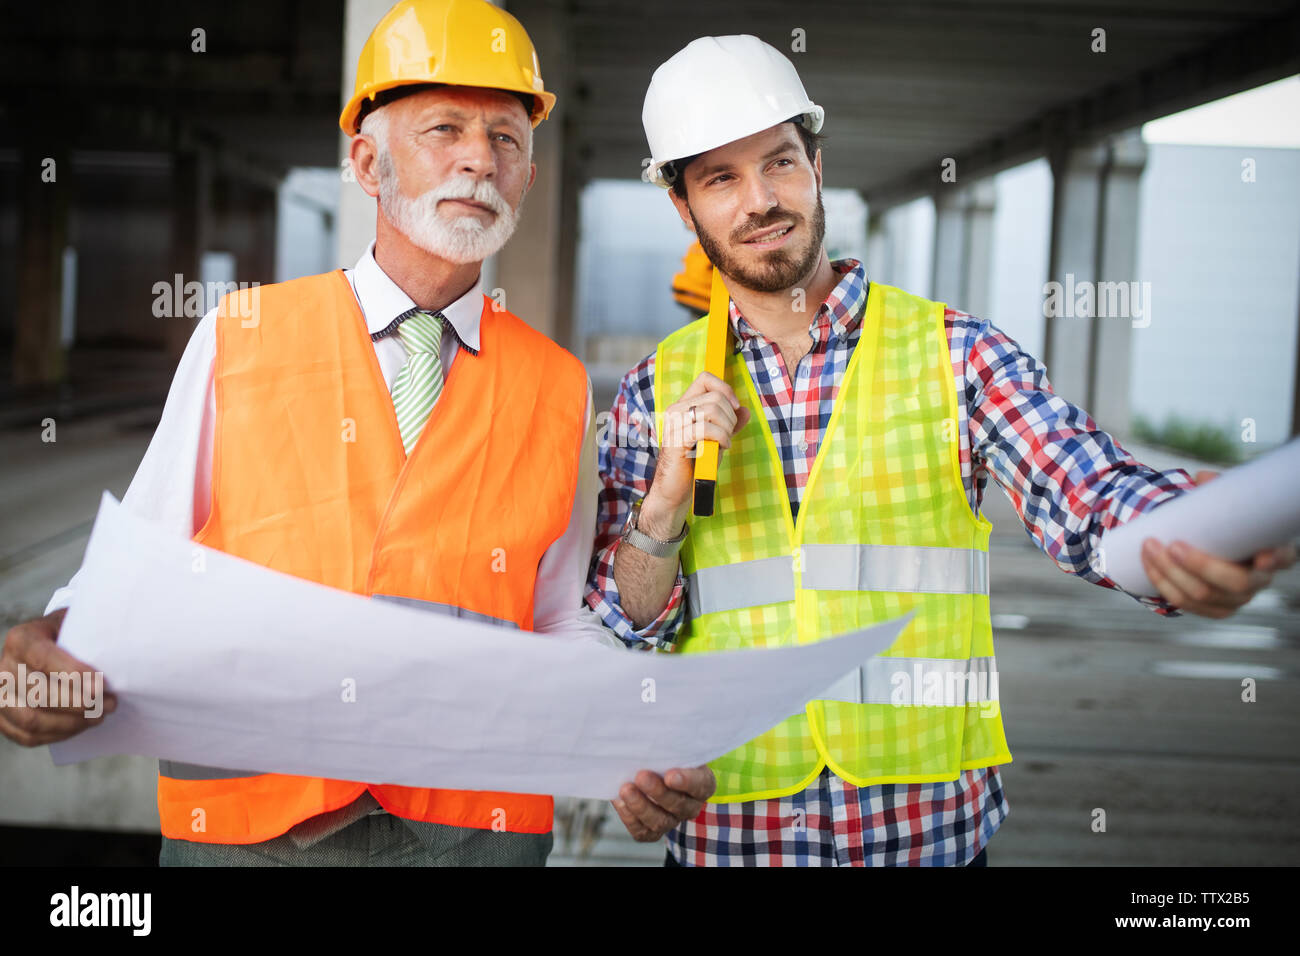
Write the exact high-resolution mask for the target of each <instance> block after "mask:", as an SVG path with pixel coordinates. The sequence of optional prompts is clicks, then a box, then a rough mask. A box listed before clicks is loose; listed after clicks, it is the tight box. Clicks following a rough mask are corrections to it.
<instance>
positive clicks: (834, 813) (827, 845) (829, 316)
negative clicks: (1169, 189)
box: [587, 259, 1193, 866]
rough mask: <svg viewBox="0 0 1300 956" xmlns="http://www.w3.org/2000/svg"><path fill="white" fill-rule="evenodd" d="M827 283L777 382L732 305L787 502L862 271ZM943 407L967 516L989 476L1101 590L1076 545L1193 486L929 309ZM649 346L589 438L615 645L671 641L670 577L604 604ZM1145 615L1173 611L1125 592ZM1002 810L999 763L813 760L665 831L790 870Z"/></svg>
mask: <svg viewBox="0 0 1300 956" xmlns="http://www.w3.org/2000/svg"><path fill="white" fill-rule="evenodd" d="M832 266H833V267H834V269H835V270H836V272H838V273H839V275H840V281H839V283H838V284H837V285H836V286H835V288H834V289H833V290H832V291H831V294H830V295H829V296H828V297H827V299H826V301H825V302H824V303H823V304H822V306H821V307H820V308H819V309H818V310H817V313H816V315H814V316H813V318H812V320H811V322H810V323H809V328H808V334H809V336H810V337H811V338H812V348H811V350H810V351H809V352H808V354H807V355H806V356H805V357H804V358H803V359H802V360H801V361H800V362H799V365H798V368H796V369H795V371H794V379H793V381H791V379H790V376H789V374H788V373H787V370H786V368H785V362H784V360H783V359H782V357H781V351H780V349H779V348H778V347H777V345H776V344H775V343H774V342H772V341H770V340H768V339H767V338H766V337H764V336H763V335H762V333H760V332H758V331H757V330H755V329H754V328H753V327H752V326H751V325H750V324H749V323H748V322H747V321H746V320H745V318H744V317H743V316H742V315H741V314H740V312H739V311H738V310H737V308H736V305H735V303H734V302H733V303H732V304H731V326H732V330H733V332H734V348H735V349H736V350H737V351H739V352H743V353H744V356H745V362H746V365H747V367H748V369H749V374H750V377H751V378H752V379H753V381H754V387H755V389H756V390H757V392H758V395H759V397H760V400H761V401H762V404H763V414H764V418H765V419H766V423H767V427H768V428H769V429H771V432H772V437H773V438H774V439H775V442H776V447H777V449H778V451H779V452H780V455H781V461H782V465H783V467H784V471H785V483H786V489H787V491H788V493H789V496H790V510H791V513H792V514H794V515H795V516H797V515H798V513H799V503H800V500H801V498H802V496H803V489H804V486H805V485H806V484H807V481H808V473H809V471H810V470H811V468H812V463H813V460H814V459H815V458H816V456H817V450H818V448H819V446H820V443H821V437H822V434H823V433H824V431H825V428H826V425H827V423H828V422H829V420H830V415H831V409H832V407H833V405H834V402H835V397H836V394H837V393H838V390H839V385H840V382H841V381H842V380H843V378H844V371H845V369H846V368H847V367H848V364H849V357H850V356H851V355H852V354H853V348H854V346H855V345H856V344H857V341H858V337H859V335H860V333H861V331H862V318H863V315H864V314H865V311H866V303H867V290H868V283H867V278H866V273H865V271H864V269H863V268H862V264H861V263H860V262H858V261H856V260H853V259H843V260H839V261H836V262H834V263H832ZM944 324H945V329H946V331H947V334H948V348H949V354H950V356H951V360H952V368H953V375H954V377H955V381H956V387H957V394H958V395H959V396H962V397H964V399H965V400H964V401H959V402H958V403H957V405H958V416H959V419H960V420H959V422H958V430H957V431H958V436H959V440H960V446H961V472H962V482H963V484H964V486H965V489H966V496H967V499H968V501H969V502H970V506H971V509H972V511H974V512H975V513H977V514H978V511H979V506H980V502H981V501H982V499H983V495H984V489H985V486H986V485H987V483H988V476H989V474H992V475H993V477H994V478H995V479H996V480H997V482H998V484H1000V485H1001V486H1002V487H1003V489H1004V490H1005V491H1006V493H1007V495H1008V496H1009V497H1010V499H1011V502H1012V504H1013V505H1014V506H1015V509H1016V513H1017V514H1018V515H1019V516H1020V520H1021V521H1022V522H1023V523H1024V525H1025V528H1026V530H1027V531H1028V532H1029V535H1030V537H1031V538H1032V539H1033V541H1034V543H1035V544H1036V545H1038V547H1039V548H1040V549H1042V551H1043V552H1044V553H1046V554H1047V555H1048V556H1049V557H1050V558H1051V559H1052V560H1053V561H1055V562H1056V564H1057V565H1058V566H1059V567H1060V568H1061V569H1062V570H1064V571H1067V572H1069V573H1071V574H1075V575H1078V576H1079V577H1082V578H1084V579H1086V580H1089V581H1092V582H1093V583H1095V584H1099V585H1102V586H1104V587H1110V588H1115V587H1116V585H1115V584H1114V583H1113V582H1112V581H1110V580H1109V579H1107V578H1105V577H1104V576H1102V575H1099V574H1097V573H1096V572H1095V571H1094V570H1093V568H1092V564H1091V557H1092V555H1093V553H1094V552H1095V550H1096V549H1097V547H1098V543H1099V541H1100V538H1101V534H1102V532H1103V531H1105V530H1106V529H1108V528H1111V527H1114V526H1115V525H1119V524H1123V523H1125V522H1127V521H1129V520H1130V519H1132V518H1133V517H1134V516H1136V515H1137V514H1139V513H1141V512H1143V511H1146V510H1148V509H1150V508H1151V507H1153V506H1155V505H1157V504H1160V503H1161V502H1163V501H1165V500H1167V499H1169V498H1171V497H1174V496H1175V495H1178V494H1181V493H1182V492H1183V491H1186V490H1188V489H1189V488H1191V487H1192V486H1193V482H1192V480H1191V478H1190V476H1188V474H1187V473H1186V472H1185V471H1181V470H1175V471H1169V472H1159V471H1155V470H1153V469H1150V468H1147V467H1146V466H1144V465H1141V464H1139V463H1138V462H1137V461H1135V460H1134V459H1133V457H1132V456H1131V455H1129V453H1128V452H1126V451H1125V450H1124V449H1123V448H1122V447H1120V445H1119V444H1118V443H1117V442H1116V441H1115V440H1114V439H1113V438H1111V437H1110V436H1109V435H1107V434H1106V433H1105V432H1103V431H1100V430H1099V429H1098V428H1097V426H1096V424H1094V422H1093V421H1092V419H1091V418H1090V417H1089V416H1088V415H1087V413H1086V412H1084V411H1083V410H1082V409H1080V408H1078V407H1076V406H1074V405H1071V404H1070V403H1069V402H1066V401H1064V400H1063V399H1061V398H1060V397H1058V396H1057V395H1055V394H1054V393H1053V392H1052V389H1051V386H1050V385H1049V384H1048V381H1047V375H1046V372H1045V370H1044V369H1043V367H1042V365H1040V364H1039V363H1038V362H1037V361H1036V360H1035V359H1034V358H1033V357H1032V356H1029V355H1026V354H1025V353H1024V352H1022V351H1021V350H1020V347H1019V346H1018V345H1017V344H1016V343H1015V342H1014V341H1012V340H1011V339H1010V338H1008V337H1007V336H1006V335H1004V334H1003V333H1002V332H1000V331H999V330H998V329H996V328H995V327H994V326H993V325H992V324H990V323H989V322H987V321H981V320H980V319H977V318H975V317H974V316H971V315H968V314H966V313H964V312H958V311H956V310H954V309H948V310H947V311H946V312H945V315H944ZM654 360H655V357H654V354H653V353H651V354H650V355H649V356H647V357H646V358H645V359H644V360H643V361H642V362H641V363H640V364H639V365H637V366H636V368H634V369H632V371H630V372H628V374H627V375H625V376H624V377H623V381H622V382H621V384H620V386H619V390H618V396H617V397H616V398H615V400H614V407H613V409H612V410H611V413H610V416H609V419H608V421H607V422H606V425H605V428H604V430H603V431H602V434H601V442H600V453H599V455H600V458H599V460H600V472H601V478H602V481H603V487H602V490H601V493H600V501H599V508H600V511H599V517H598V520H597V524H596V553H595V555H594V556H593V558H592V563H591V571H590V575H589V578H588V588H587V603H588V605H589V606H590V607H591V608H592V609H593V610H594V611H595V612H596V613H597V614H599V615H600V616H601V618H602V620H603V621H604V623H605V625H606V626H607V627H609V628H610V629H611V630H613V631H614V633H616V634H617V635H618V636H619V637H620V638H621V639H622V640H623V641H624V643H626V644H627V645H628V646H629V647H632V648H636V649H642V650H671V649H672V648H673V641H674V639H675V637H676V635H677V632H678V631H679V629H680V627H681V623H682V618H683V614H684V611H685V602H684V599H683V588H684V587H685V581H684V579H683V577H682V575H681V573H680V569H679V573H678V575H677V580H676V582H675V584H674V586H673V589H672V593H671V594H670V596H669V599H668V603H667V605H666V606H665V607H664V610H663V612H662V613H661V614H660V615H659V616H658V617H657V618H656V619H655V620H653V621H651V622H649V623H648V624H647V625H646V626H645V627H642V628H636V627H634V626H633V624H632V622H631V620H630V619H629V618H628V617H627V615H626V614H625V613H624V612H623V609H622V607H621V606H620V604H619V594H618V587H617V585H616V584H615V582H614V574H613V568H614V555H615V553H616V551H617V549H618V545H619V533H620V532H621V531H622V528H623V525H624V523H625V522H626V520H627V515H628V512H629V510H630V509H631V506H632V502H633V501H635V500H636V499H637V498H640V497H642V496H644V495H645V493H646V492H647V491H648V490H649V487H650V481H651V479H652V478H653V476H654V469H655V461H656V451H655V449H656V442H655V436H654ZM1138 600H1140V601H1141V602H1142V603H1143V604H1145V605H1147V606H1149V607H1151V608H1152V609H1153V610H1155V611H1156V612H1157V613H1160V614H1176V613H1177V610H1176V609H1175V608H1173V607H1171V606H1170V605H1168V604H1166V603H1165V602H1163V601H1160V600H1151V599H1146V598H1139V599H1138ZM1007 813H1008V807H1007V803H1006V799H1005V798H1004V796H1003V793H1002V782H1001V779H1000V776H999V774H998V768H996V767H987V768H980V769H975V770H967V771H964V772H963V773H962V774H961V775H960V776H959V777H958V778H957V779H956V780H953V781H949V782H945V783H925V784H878V785H875V786H869V787H855V786H853V785H852V784H850V783H848V782H846V781H844V780H841V779H840V778H838V777H837V776H835V775H834V774H832V773H830V772H829V771H828V770H826V769H823V770H822V773H821V776H820V778H819V779H818V780H817V781H816V782H815V783H813V784H812V785H811V786H810V787H808V788H807V789H806V790H804V791H803V792H801V793H797V794H792V795H790V796H787V797H781V798H774V799H768V800H757V801H751V802H745V803H729V804H728V803H720V804H708V805H707V806H706V807H705V809H704V810H703V812H701V814H700V815H699V817H697V818H696V819H694V820H691V821H688V822H686V823H684V824H682V825H680V826H678V827H677V828H676V829H675V830H674V831H673V832H672V834H670V836H669V837H668V843H669V849H670V851H671V852H672V853H673V855H674V857H675V858H676V859H677V860H678V862H681V863H683V864H690V865H722V866H726V865H745V864H754V863H758V864H765V865H773V866H782V865H785V866H794V865H807V864H824V865H837V864H838V865H898V864H922V865H961V864H965V863H968V862H970V860H971V859H973V858H974V857H975V856H976V855H977V854H978V853H979V851H980V850H981V849H982V848H983V846H984V844H985V843H986V842H987V841H988V840H989V838H990V837H992V835H993V833H994V831H996V830H997V828H998V826H999V825H1000V824H1001V822H1002V820H1003V819H1004V818H1005V817H1006V815H1007Z"/></svg>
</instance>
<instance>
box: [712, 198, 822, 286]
mask: <svg viewBox="0 0 1300 956" xmlns="http://www.w3.org/2000/svg"><path fill="white" fill-rule="evenodd" d="M687 210H688V211H690V207H689V206H688V207H687ZM782 220H789V221H791V222H793V223H794V228H796V229H797V228H799V227H800V226H802V225H803V224H804V223H805V221H806V220H805V219H804V217H803V216H801V215H799V213H796V212H793V211H791V210H789V209H783V208H781V207H780V206H778V207H776V208H775V209H773V210H771V211H769V212H768V213H766V214H765V215H763V216H757V217H751V218H750V219H749V220H748V221H747V222H746V223H745V224H744V225H743V226H741V227H739V228H737V229H736V230H735V231H734V232H733V233H732V241H733V242H736V241H739V238H740V237H742V236H752V235H755V234H756V233H758V232H761V231H762V230H763V229H764V228H766V227H768V226H774V225H776V224H777V223H778V222H781V221H782ZM691 222H693V223H695V234H696V236H697V237H698V238H699V240H700V246H701V247H703V249H704V254H705V255H706V256H708V257H709V261H710V262H712V263H713V265H714V267H715V268H717V269H719V270H720V271H721V272H722V274H723V275H725V276H727V277H728V278H729V279H731V280H733V281H734V282H736V283H737V284H739V285H741V286H743V287H744V288H746V289H749V290H751V291H753V292H783V291H784V290H786V289H789V288H792V287H793V286H794V285H795V284H796V283H798V282H799V280H800V279H803V278H804V277H805V276H807V275H808V274H809V273H811V272H812V270H813V268H814V267H815V266H816V265H817V260H818V259H820V258H821V254H822V241H823V240H824V239H825V238H826V209H825V207H824V206H823V205H822V194H821V190H820V189H819V190H817V208H816V210H815V211H814V212H813V220H812V241H811V242H809V244H808V248H807V249H805V250H804V254H803V255H802V256H800V257H799V258H798V259H795V257H794V256H793V255H792V254H791V252H790V251H789V250H788V249H786V248H781V249H774V250H772V251H771V252H769V253H766V255H765V257H764V261H763V263H762V264H761V265H759V266H757V267H755V268H746V267H745V266H742V265H741V264H740V263H739V262H738V261H736V260H735V259H734V258H732V257H731V256H730V255H729V254H728V253H727V250H726V248H725V247H723V246H722V244H721V243H719V242H718V241H717V240H716V239H714V238H713V236H711V235H709V234H708V233H707V232H705V231H704V229H703V228H702V227H701V226H700V223H699V221H698V220H697V219H696V218H695V213H694V212H691Z"/></svg>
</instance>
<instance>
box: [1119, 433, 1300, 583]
mask: <svg viewBox="0 0 1300 956" xmlns="http://www.w3.org/2000/svg"><path fill="white" fill-rule="evenodd" d="M1297 537H1300V438H1297V439H1293V440H1292V441H1290V442H1288V443H1287V444H1285V445H1283V446H1282V447H1281V448H1276V449H1274V450H1273V451H1271V452H1268V453H1267V454H1264V455H1261V456H1259V457H1258V458H1256V459H1255V460H1254V461H1251V462H1249V463H1247V464H1245V465H1240V466H1238V467H1236V468H1232V469H1230V470H1228V471H1226V472H1224V473H1223V474H1221V475H1220V476H1219V477H1218V478H1215V479H1214V480H1213V481H1211V482H1209V483H1207V484H1204V485H1198V486H1197V487H1196V488H1194V489H1193V490H1191V491H1189V492H1186V493H1185V494H1182V495H1179V496H1178V497H1177V498H1174V499H1172V500H1170V501H1167V502H1165V503H1164V504H1161V505H1160V506H1158V507H1156V508H1154V509H1152V510H1151V511H1149V512H1147V513H1146V514H1143V515H1140V516H1138V517H1137V518H1134V519H1133V520H1132V521H1130V522H1128V523H1127V524H1123V525H1120V526H1119V527H1116V528H1111V529H1110V530H1109V531H1107V532H1106V533H1105V534H1104V535H1103V536H1102V541H1101V544H1102V546H1101V548H1100V549H1099V551H1098V553H1097V559H1096V561H1095V562H1094V566H1095V568H1096V570H1098V571H1100V572H1101V573H1102V574H1105V575H1106V576H1107V577H1108V578H1110V579H1111V580H1112V581H1114V582H1115V583H1116V584H1118V585H1119V586H1120V587H1122V588H1123V589H1124V590H1125V591H1128V592H1129V593H1130V594H1140V595H1146V596H1153V597H1154V596H1156V595H1157V592H1156V588H1155V585H1153V584H1152V583H1151V581H1150V579H1148V578H1147V575H1146V571H1145V570H1143V568H1142V542H1143V541H1145V540H1146V539H1147V538H1155V539H1156V540H1157V541H1159V542H1160V543H1161V544H1165V545H1168V544H1170V543H1171V542H1173V541H1184V542H1186V543H1187V544H1190V545H1191V546H1192V547H1194V548H1199V549H1200V550H1202V551H1205V552H1208V553H1209V554H1212V555H1214V556H1216V557H1219V558H1223V559H1225V560H1227V561H1242V560H1245V559H1246V558H1249V557H1250V556H1251V555H1253V554H1255V553H1256V552H1258V551H1261V550H1263V549H1265V548H1272V547H1276V546H1278V545H1281V544H1287V543H1289V542H1291V541H1294V540H1295V539H1296V538H1297Z"/></svg>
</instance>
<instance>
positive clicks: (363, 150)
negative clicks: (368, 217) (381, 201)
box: [348, 133, 379, 196]
mask: <svg viewBox="0 0 1300 956" xmlns="http://www.w3.org/2000/svg"><path fill="white" fill-rule="evenodd" d="M348 160H349V161H350V162H351V164H352V175H353V176H355V177H356V180H357V182H358V183H360V184H361V188H362V189H364V190H365V192H366V195H367V196H378V195H379V151H378V150H377V149H376V148H375V141H374V140H372V139H371V138H370V137H369V136H362V135H361V134H360V133H358V134H357V135H355V136H353V137H352V142H351V144H350V145H349V146H348Z"/></svg>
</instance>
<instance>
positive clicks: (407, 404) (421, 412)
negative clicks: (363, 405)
mask: <svg viewBox="0 0 1300 956" xmlns="http://www.w3.org/2000/svg"><path fill="white" fill-rule="evenodd" d="M442 322H443V318H442V313H440V312H434V313H429V312H416V313H414V314H413V315H411V316H410V317H409V318H406V319H403V320H402V323H401V324H400V325H399V326H398V327H397V337H398V338H399V339H400V340H401V342H402V345H403V346H404V347H405V348H406V354H407V359H406V364H405V365H403V366H402V370H401V371H400V372H398V373H397V381H395V382H394V383H393V408H394V409H395V410H396V411H397V429H398V431H400V432H401V434H402V444H403V445H404V446H405V447H406V451H407V454H410V451H411V448H412V447H413V446H414V445H415V441H416V439H418V438H419V437H420V430H421V429H422V428H424V423H425V421H426V420H427V419H428V418H429V413H430V412H431V411H433V405H434V403H435V402H437V401H438V396H439V395H440V394H441V393H442V356H441V355H440V354H439V351H438V350H439V348H440V346H441V344H442Z"/></svg>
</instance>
